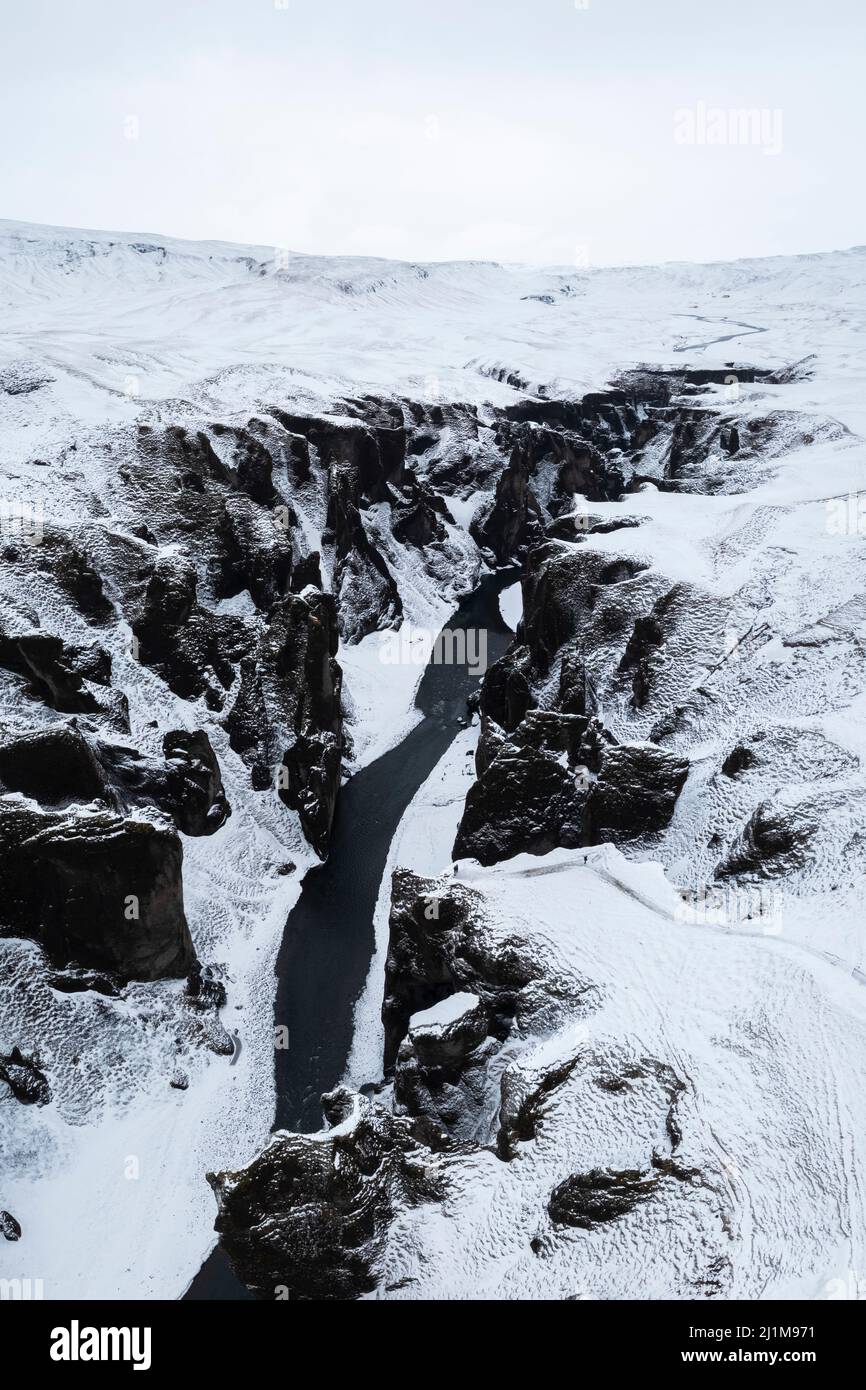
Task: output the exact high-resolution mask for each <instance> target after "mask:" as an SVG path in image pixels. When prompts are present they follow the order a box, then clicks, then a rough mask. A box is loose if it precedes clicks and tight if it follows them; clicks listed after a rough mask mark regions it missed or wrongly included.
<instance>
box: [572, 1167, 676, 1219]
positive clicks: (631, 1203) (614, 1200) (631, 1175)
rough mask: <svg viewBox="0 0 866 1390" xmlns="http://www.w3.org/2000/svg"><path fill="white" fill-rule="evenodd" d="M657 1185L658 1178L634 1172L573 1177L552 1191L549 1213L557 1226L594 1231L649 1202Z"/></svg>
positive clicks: (588, 1174)
mask: <svg viewBox="0 0 866 1390" xmlns="http://www.w3.org/2000/svg"><path fill="white" fill-rule="evenodd" d="M657 1183H658V1177H657V1176H656V1175H655V1174H653V1173H641V1172H638V1171H635V1170H629V1171H626V1172H621V1173H616V1172H603V1171H602V1170H601V1169H598V1168H595V1169H593V1171H592V1172H590V1173H573V1174H572V1175H571V1177H569V1178H566V1179H565V1182H561V1183H560V1184H559V1186H558V1187H555V1188H554V1189H553V1191H552V1192H551V1194H550V1200H549V1202H548V1203H547V1210H548V1211H549V1213H550V1219H551V1221H555V1222H556V1223H557V1224H558V1225H563V1226H579V1227H581V1228H582V1229H583V1230H586V1231H591V1230H592V1228H593V1226H596V1225H598V1224H599V1222H605V1221H614V1220H616V1218H617V1217H620V1216H625V1214H626V1213H627V1212H629V1211H631V1210H632V1209H633V1208H634V1207H636V1206H637V1204H638V1203H639V1202H645V1201H647V1199H648V1198H649V1197H651V1196H652V1193H653V1189H654V1188H655V1187H656V1185H657Z"/></svg>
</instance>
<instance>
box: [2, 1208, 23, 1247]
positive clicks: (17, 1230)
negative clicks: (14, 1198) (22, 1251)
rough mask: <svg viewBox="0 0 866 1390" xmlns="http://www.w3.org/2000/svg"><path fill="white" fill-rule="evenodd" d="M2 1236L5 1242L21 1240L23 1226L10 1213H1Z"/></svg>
mask: <svg viewBox="0 0 866 1390" xmlns="http://www.w3.org/2000/svg"><path fill="white" fill-rule="evenodd" d="M0 1236H3V1238H4V1240H20V1239H21V1226H20V1225H19V1223H18V1222H17V1221H16V1220H15V1217H14V1216H13V1215H12V1213H11V1212H9V1211H0Z"/></svg>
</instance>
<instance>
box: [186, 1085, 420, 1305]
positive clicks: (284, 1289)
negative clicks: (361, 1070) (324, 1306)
mask: <svg viewBox="0 0 866 1390" xmlns="http://www.w3.org/2000/svg"><path fill="white" fill-rule="evenodd" d="M323 1103H324V1106H325V1113H326V1117H327V1119H328V1121H329V1123H330V1124H331V1125H332V1126H333V1128H332V1129H331V1130H330V1131H329V1132H327V1133H321V1134H316V1135H303V1134H285V1133H278V1134H276V1135H275V1136H274V1137H273V1139H272V1140H271V1142H270V1144H269V1145H268V1147H267V1148H266V1149H265V1150H264V1151H263V1152H262V1153H261V1154H260V1155H259V1157H258V1158H257V1159H255V1161H254V1162H253V1163H252V1164H251V1165H250V1166H249V1167H248V1168H246V1169H244V1170H243V1171H242V1172H240V1173H220V1174H210V1175H209V1181H210V1183H211V1186H212V1187H213V1189H214V1192H215V1194H216V1197H217V1201H218V1203H219V1215H218V1217H217V1221H216V1229H217V1230H218V1231H219V1233H220V1235H221V1237H222V1242H223V1245H224V1247H225V1249H226V1251H227V1252H228V1254H229V1257H230V1258H231V1261H232V1264H233V1265H234V1268H235V1270H236V1271H237V1273H238V1275H239V1277H240V1278H241V1279H243V1281H244V1282H245V1283H246V1284H247V1286H248V1287H249V1288H251V1289H252V1290H253V1291H254V1292H255V1293H256V1295H257V1296H258V1297H259V1298H263V1299H278V1300H283V1299H291V1300H309V1299H317V1300H318V1299H324V1300H335V1299H351V1298H357V1297H359V1296H360V1295H361V1294H364V1293H368V1292H369V1291H370V1290H371V1289H373V1288H374V1287H375V1283H376V1280H375V1277H374V1274H373V1263H374V1260H375V1257H376V1255H377V1253H378V1250H379V1248H380V1246H381V1242H382V1239H383V1237H384V1235H385V1234H386V1232H387V1229H388V1226H389V1223H390V1219H391V1216H392V1215H393V1213H394V1211H395V1210H396V1209H397V1208H398V1207H399V1206H400V1205H402V1204H404V1203H409V1204H410V1205H414V1204H416V1203H418V1202H422V1201H429V1200H432V1199H434V1198H435V1197H436V1196H437V1194H438V1192H439V1190H440V1188H439V1186H438V1185H437V1184H436V1182H435V1181H433V1180H432V1179H431V1178H430V1177H428V1176H427V1173H426V1170H425V1156H426V1155H428V1154H429V1150H428V1149H427V1148H426V1147H425V1146H424V1145H423V1143H422V1142H421V1141H420V1140H419V1138H417V1137H416V1129H417V1126H416V1125H415V1124H414V1123H413V1122H412V1121H411V1120H408V1119H401V1118H399V1117H396V1116H394V1115H391V1114H389V1113H388V1112H387V1111H386V1110H384V1109H383V1108H381V1107H380V1106H378V1105H376V1104H374V1103H373V1102H372V1101H370V1100H368V1099H366V1098H365V1097H362V1096H352V1095H351V1094H350V1093H349V1092H348V1091H343V1090H337V1091H334V1092H332V1093H331V1094H330V1095H328V1096H325V1097H323Z"/></svg>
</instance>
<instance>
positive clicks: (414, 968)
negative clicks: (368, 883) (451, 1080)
mask: <svg viewBox="0 0 866 1390" xmlns="http://www.w3.org/2000/svg"><path fill="white" fill-rule="evenodd" d="M479 927H480V922H479V918H478V900H477V896H476V895H475V894H474V893H472V891H471V890H470V889H468V888H463V887H462V885H459V884H456V883H455V884H452V885H449V891H448V892H447V893H443V892H442V889H441V886H440V885H439V884H438V883H437V882H436V881H435V880H433V879H422V878H419V877H417V875H415V874H412V873H409V872H408V871H407V870H404V869H397V870H396V871H395V873H394V876H393V879H392V883H391V917H390V938H389V943H388V957H387V960H386V963H385V999H384V1003H383V1005H382V1021H383V1023H384V1025H385V1067H386V1069H388V1068H390V1067H392V1066H393V1065H394V1062H395V1060H396V1058H397V1052H398V1049H399V1047H400V1044H401V1043H402V1041H403V1039H404V1038H405V1037H406V1035H407V1033H408V1031H409V1021H410V1019H411V1018H412V1016H413V1015H415V1014H419V1013H422V1011H423V1010H425V1009H429V1008H431V1007H432V1006H433V1005H435V1004H439V1003H440V1002H441V1001H442V1000H443V999H447V998H448V997H449V996H451V995H454V994H460V993H469V994H471V995H472V996H473V997H475V998H477V999H478V1001H479V1002H478V1005H477V1009H478V1010H479V1011H480V1012H479V1013H478V1014H477V1015H474V1017H475V1018H476V1019H478V1018H480V1017H481V1016H482V1015H483V1017H484V1019H485V1021H486V1030H485V1031H486V1032H489V1033H490V1034H491V1035H493V1036H494V1037H499V1038H500V1039H502V1038H505V1037H507V1035H508V1033H509V1031H510V1029H511V1024H512V1020H513V1019H514V1016H515V1013H516V1012H517V1009H518V1005H519V1001H520V997H521V991H522V990H524V988H525V987H526V986H527V985H529V983H530V982H531V981H532V980H533V979H535V978H536V977H537V976H538V974H539V967H538V965H537V963H535V962H533V961H532V960H530V959H526V958H521V956H520V955H519V953H518V950H517V947H516V946H514V948H513V949H510V950H509V949H503V948H502V947H501V946H500V945H499V943H496V944H495V945H493V944H492V943H490V941H489V938H488V937H487V936H486V935H485V934H484V933H482V932H481V931H480V930H479ZM479 1041H480V1039H479ZM422 1050H423V1049H422Z"/></svg>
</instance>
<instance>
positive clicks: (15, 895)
mask: <svg viewBox="0 0 866 1390" xmlns="http://www.w3.org/2000/svg"><path fill="white" fill-rule="evenodd" d="M0 842H2V847H3V867H2V869H0V885H2V890H3V902H4V912H3V917H4V928H5V932H6V934H9V935H15V936H26V937H30V938H31V939H32V940H35V941H38V942H39V943H40V944H41V945H42V946H43V948H44V950H45V951H46V953H47V954H48V955H49V956H50V957H51V958H52V959H53V960H55V961H56V962H57V963H58V964H60V965H65V964H66V963H67V962H69V961H73V962H75V963H77V964H79V965H83V966H86V967H91V968H93V969H96V970H108V971H110V972H112V973H113V974H116V975H117V976H118V977H119V978H121V979H125V980H130V979H142V980H155V979H164V978H167V977H176V976H182V975H185V974H186V973H187V971H188V970H189V968H190V966H191V965H192V963H193V960H194V951H193V946H192V941H191V939H190V934H189V928H188V927H187V923H186V918H185V916H184V911H183V887H182V882H181V863H182V859H183V851H182V849H181V844H180V840H179V839H178V836H177V834H176V833H175V832H174V831H173V830H169V829H168V828H161V827H159V826H156V825H154V824H152V823H151V822H149V821H143V820H135V819H132V818H129V819H125V818H124V817H122V816H120V815H117V814H115V813H114V812H111V811H99V812H94V813H92V814H91V815H89V816H87V817H78V816H75V815H64V814H63V813H49V812H44V811H31V810H27V809H26V808H25V807H23V806H21V805H17V806H16V805H15V804H14V803H11V802H9V801H0Z"/></svg>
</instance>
